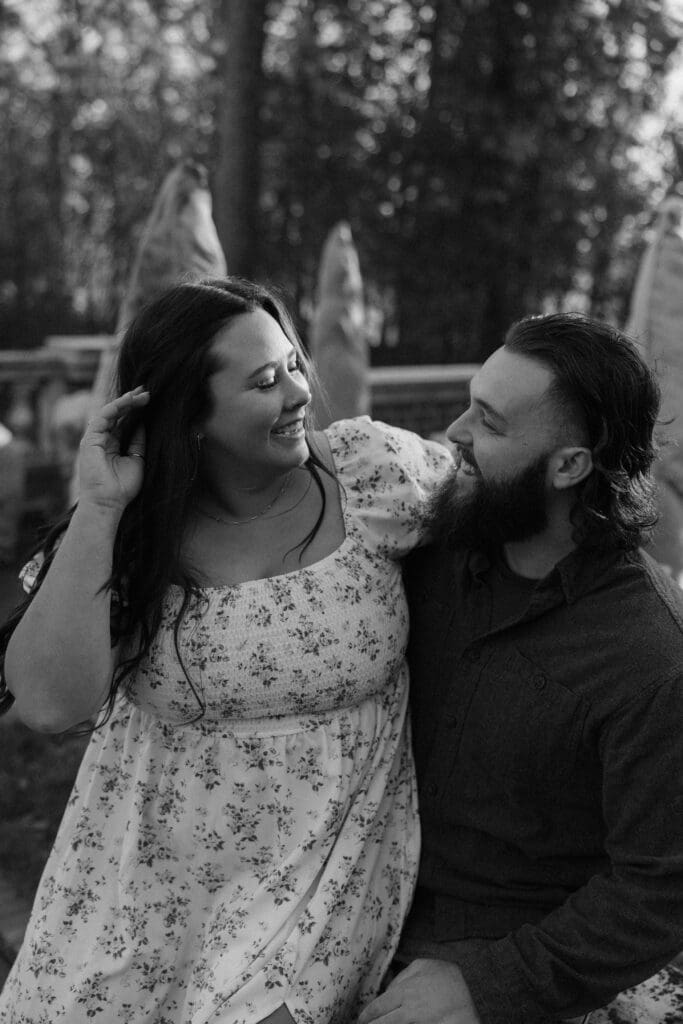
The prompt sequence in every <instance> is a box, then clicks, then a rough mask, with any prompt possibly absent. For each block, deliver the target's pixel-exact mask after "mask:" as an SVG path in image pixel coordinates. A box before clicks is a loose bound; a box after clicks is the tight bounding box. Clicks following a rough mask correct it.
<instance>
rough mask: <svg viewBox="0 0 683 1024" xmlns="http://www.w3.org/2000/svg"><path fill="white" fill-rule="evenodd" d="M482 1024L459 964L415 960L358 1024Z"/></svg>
mask: <svg viewBox="0 0 683 1024" xmlns="http://www.w3.org/2000/svg"><path fill="white" fill-rule="evenodd" d="M371 1021H381V1022H382V1024H481V1018H480V1017H479V1014H478V1013H477V1011H476V1010H475V1008H474V1003H473V1002H472V1000H471V999H470V994H469V991H468V989H467V985H466V984H465V979H464V978H463V976H462V972H461V971H460V968H459V967H458V966H457V964H451V963H447V962H446V961H444V960H413V962H412V964H410V965H409V966H408V967H406V969H405V971H401V973H400V974H398V975H397V976H396V977H395V978H394V980H393V981H392V982H391V984H390V985H389V986H388V988H387V989H386V991H385V992H383V993H382V995H381V996H378V997H377V999H373V1001H372V1002H371V1003H369V1005H368V1006H366V1007H365V1009H364V1010H363V1012H362V1013H361V1015H360V1017H359V1018H358V1024H370V1022H371Z"/></svg>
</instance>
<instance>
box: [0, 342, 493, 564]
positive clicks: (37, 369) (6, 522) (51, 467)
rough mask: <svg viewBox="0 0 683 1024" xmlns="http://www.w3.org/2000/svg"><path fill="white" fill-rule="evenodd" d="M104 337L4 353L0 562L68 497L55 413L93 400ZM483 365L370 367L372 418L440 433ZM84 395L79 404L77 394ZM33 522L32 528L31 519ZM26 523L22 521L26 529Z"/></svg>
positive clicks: (64, 444)
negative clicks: (5, 439)
mask: <svg viewBox="0 0 683 1024" xmlns="http://www.w3.org/2000/svg"><path fill="white" fill-rule="evenodd" d="M110 342H111V338H110V337H109V336H106V335H94V336H78V337H69V336H64V337H63V336H53V337H50V338H47V339H46V342H45V345H44V346H43V347H42V348H41V349H38V350H32V351H18V350H10V351H4V352H3V351H0V421H2V423H4V424H5V426H6V427H7V428H9V430H10V431H11V432H12V434H13V439H12V440H11V441H10V443H9V444H4V445H3V444H2V438H1V437H0V481H1V483H0V559H2V558H4V559H5V560H7V559H11V557H12V555H13V553H14V551H15V549H16V548H17V546H18V544H19V543H20V541H21V538H22V530H23V532H24V533H25V532H26V531H27V530H28V529H31V528H33V527H34V526H35V525H36V524H40V523H41V522H42V521H46V520H49V519H50V518H52V517H53V516H54V515H55V514H56V513H58V512H59V511H60V509H61V508H63V507H64V506H65V504H66V502H67V483H68V478H69V475H70V465H69V445H72V446H73V444H74V441H77V437H76V438H74V436H73V435H72V436H71V437H68V438H66V440H65V435H64V430H63V429H62V428H60V429H58V428H57V425H56V422H55V413H56V411H57V410H58V409H61V410H64V409H65V405H68V403H69V402H72V403H73V405H74V408H75V409H76V411H78V409H79V408H81V407H82V405H83V400H87V396H86V395H85V392H86V391H87V390H88V389H89V388H90V386H91V384H92V382H93V379H94V376H95V373H96V371H97V366H98V363H99V358H100V354H101V352H102V350H103V349H105V348H106V347H107V346H108V344H109V343H110ZM476 369H477V367H476V366H475V365H470V364H467V365H457V366H402V367H373V368H372V369H371V370H370V389H371V400H372V415H373V417H374V418H375V419H378V420H383V421H384V422H385V423H390V424H392V425H394V426H399V427H404V428H406V429H408V430H414V431H415V432H416V433H418V434H421V435H422V436H423V437H430V436H434V435H440V434H442V433H443V431H444V430H445V429H446V427H447V426H448V424H449V423H451V422H452V421H453V420H454V419H455V418H456V417H457V416H458V415H460V413H461V412H462V410H463V409H464V408H465V407H466V405H467V402H468V394H469V381H470V378H471V377H472V375H473V374H474V372H475V371H476ZM79 398H80V399H81V406H79V405H78V404H77V403H78V399H79ZM27 520H28V525H27V524H26V521H27ZM22 524H24V525H23V526H22Z"/></svg>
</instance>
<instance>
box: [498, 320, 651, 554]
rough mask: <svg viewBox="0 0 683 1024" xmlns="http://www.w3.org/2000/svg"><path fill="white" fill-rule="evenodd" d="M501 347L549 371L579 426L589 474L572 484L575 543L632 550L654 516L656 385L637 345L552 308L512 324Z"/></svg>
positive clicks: (561, 405)
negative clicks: (588, 452) (589, 461)
mask: <svg viewBox="0 0 683 1024" xmlns="http://www.w3.org/2000/svg"><path fill="white" fill-rule="evenodd" d="M505 347H506V348H507V349H509V350H510V351H512V352H517V353H519V354H520V355H523V356H527V357H528V358H530V359H535V360H537V361H538V362H540V363H542V364H544V365H545V366H546V367H547V368H548V369H549V370H550V371H551V372H552V373H553V375H554V377H555V382H554V385H553V387H552V393H553V398H554V399H555V400H556V403H557V407H558V411H559V413H560V415H561V416H564V417H566V418H567V421H568V422H569V423H573V424H575V425H577V426H579V427H580V429H582V430H583V431H585V434H586V442H587V446H588V447H589V448H590V449H591V451H592V454H593V471H592V472H591V473H590V474H589V476H588V477H587V478H586V479H585V480H584V481H583V483H581V484H579V485H578V486H577V487H576V503H575V505H574V508H573V511H572V522H573V524H574V535H575V540H576V542H577V543H578V544H579V545H580V546H582V547H584V548H589V547H602V546H603V545H605V544H609V545H612V546H616V547H619V548H622V549H626V550H632V549H634V548H636V547H638V545H639V544H641V543H642V542H643V541H644V540H645V539H646V538H647V535H648V533H649V531H650V530H651V529H652V527H653V526H654V525H655V523H656V521H657V514H656V510H655V487H654V483H653V480H652V477H651V469H652V464H653V461H654V459H655V458H656V456H657V446H656V443H655V439H654V431H655V427H656V425H657V417H658V415H659V407H660V390H659V385H658V383H657V380H656V378H655V375H654V374H653V373H652V371H651V370H650V369H649V367H648V366H647V364H646V363H645V361H644V360H643V359H642V358H641V356H640V354H639V353H638V350H637V348H636V346H635V344H634V343H633V342H632V341H631V340H630V338H628V337H627V336H626V335H625V334H623V333H622V332H621V331H618V330H617V329H616V328H615V327H612V326H610V325H609V324H606V323H604V322H602V321H600V320H594V319H592V318H590V317H586V316H582V315H581V314H578V313H555V314H550V315H548V316H532V317H526V318H524V319H523V320H519V321H517V323H515V324H513V325H512V327H511V328H510V330H509V331H508V333H507V335H506V337H505Z"/></svg>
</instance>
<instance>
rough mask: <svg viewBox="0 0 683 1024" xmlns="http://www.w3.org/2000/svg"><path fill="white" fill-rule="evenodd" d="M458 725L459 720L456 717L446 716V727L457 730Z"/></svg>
mask: <svg viewBox="0 0 683 1024" xmlns="http://www.w3.org/2000/svg"><path fill="white" fill-rule="evenodd" d="M457 724H458V719H457V716H456V715H446V725H447V726H448V728H449V729H455V727H456V725H457Z"/></svg>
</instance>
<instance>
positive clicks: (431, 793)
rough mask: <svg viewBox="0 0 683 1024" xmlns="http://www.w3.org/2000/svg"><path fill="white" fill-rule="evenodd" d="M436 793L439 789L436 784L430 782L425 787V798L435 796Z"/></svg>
mask: <svg viewBox="0 0 683 1024" xmlns="http://www.w3.org/2000/svg"><path fill="white" fill-rule="evenodd" d="M438 792H439V787H438V786H437V785H436V783H435V782H430V783H429V785H428V786H427V796H436V794H437V793H438Z"/></svg>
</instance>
